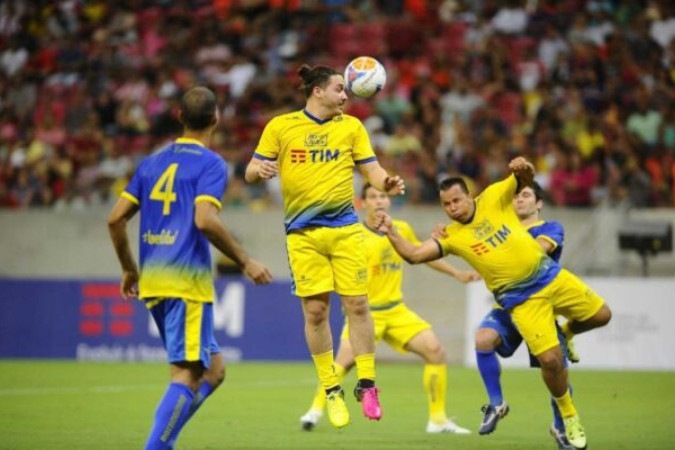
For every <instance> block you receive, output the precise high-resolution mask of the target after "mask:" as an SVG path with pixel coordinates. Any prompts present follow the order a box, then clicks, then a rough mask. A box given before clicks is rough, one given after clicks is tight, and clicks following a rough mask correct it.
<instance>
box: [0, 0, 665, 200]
mask: <svg viewBox="0 0 675 450" xmlns="http://www.w3.org/2000/svg"><path fill="white" fill-rule="evenodd" d="M674 36H675V4H673V2H670V1H668V0H658V1H657V0H654V1H634V0H598V1H584V0H540V1H537V0H503V1H500V0H480V1H462V0H386V1H384V0H382V1H377V0H351V1H350V0H239V1H236V0H194V1H187V0H185V1H170V0H120V1H116V2H107V1H103V0H89V1H83V0H58V1H53V0H36V1H22V0H3V1H0V208H17V209H21V208H31V207H49V208H55V209H60V208H84V207H86V205H88V204H93V203H101V202H108V201H110V199H111V198H114V197H115V196H116V194H117V193H119V192H120V191H121V189H122V188H123V187H124V186H125V184H126V182H127V181H128V177H129V176H130V174H131V173H132V172H133V169H134V167H135V166H136V164H137V163H138V162H139V160H140V159H142V158H143V157H144V156H145V155H147V154H149V153H150V152H152V151H153V150H154V149H156V148H158V147H159V146H160V145H161V144H163V143H164V142H166V141H168V140H170V139H172V138H174V137H175V136H177V135H178V134H179V133H180V130H181V129H180V126H179V124H178V123H177V121H176V120H175V115H174V114H175V105H176V102H177V98H179V96H180V94H181V93H182V92H184V91H185V90H186V89H187V88H188V87H190V86H193V85H195V84H205V85H207V86H209V87H211V88H213V89H214V90H215V91H216V92H217V93H218V96H219V100H220V105H221V108H222V109H221V113H222V122H221V125H220V128H219V131H218V133H217V135H216V136H215V139H214V143H213V147H214V149H215V150H217V151H218V152H220V153H221V154H222V156H223V157H224V158H225V159H226V160H227V161H228V162H229V163H230V169H231V173H230V187H229V190H228V193H227V198H226V201H227V202H228V203H229V204H231V205H248V206H251V207H259V206H264V205H267V204H269V203H272V202H275V201H278V198H279V194H278V190H279V188H278V186H276V185H275V184H274V183H268V184H267V185H263V186H262V187H261V186H249V185H246V184H245V183H244V181H243V175H244V168H245V166H246V163H247V162H248V161H249V159H250V155H251V152H252V151H253V149H254V148H255V146H256V143H257V140H258V138H259V136H260V134H261V131H262V127H263V125H264V124H265V123H266V122H267V121H268V120H269V118H271V117H272V116H274V115H276V114H279V113H281V112H284V111H290V110H294V109H300V108H301V107H302V105H303V104H304V98H303V95H302V92H301V91H300V90H299V89H298V85H299V78H298V77H297V75H296V70H297V69H298V68H299V66H300V65H301V64H302V63H309V64H311V65H315V64H328V65H332V66H334V67H337V68H341V67H344V66H345V65H346V63H347V62H348V61H349V60H350V59H351V58H352V57H355V56H359V55H362V54H366V55H371V56H375V57H377V58H378V59H380V61H381V62H383V64H384V65H385V67H386V68H387V71H388V77H389V79H388V83H387V86H386V88H385V89H384V91H382V92H380V93H379V94H377V96H375V97H374V98H371V99H367V100H362V99H356V98H352V99H350V103H349V107H348V109H347V112H348V113H349V114H352V115H355V116H357V117H359V118H360V119H362V120H363V122H364V124H365V125H366V127H367V128H368V130H369V132H370V135H371V140H372V143H373V146H374V148H375V149H376V151H377V153H378V155H379V158H380V161H381V163H382V165H383V166H384V167H386V168H388V169H390V170H391V171H392V172H395V173H399V174H401V176H402V177H403V178H404V179H405V180H406V182H407V185H408V194H407V197H406V201H407V202H410V203H434V202H436V201H437V189H436V186H437V182H438V180H439V179H441V178H444V177H445V176H448V175H455V174H461V175H463V176H465V177H466V178H467V180H469V182H470V184H471V185H472V186H473V188H474V189H475V190H476V191H479V190H480V189H482V188H483V187H484V186H487V185H488V184H489V183H491V182H493V181H495V180H498V179H501V178H503V177H504V176H505V174H506V173H507V162H508V161H509V159H510V158H512V157H513V156H514V155H524V156H526V157H528V158H529V159H530V160H532V161H535V162H536V165H537V170H538V181H539V182H540V184H541V185H542V186H543V187H544V188H545V190H546V191H547V193H548V195H549V197H550V199H551V200H552V201H553V203H554V204H556V205H560V206H568V207H589V206H592V205H595V204H598V203H599V202H603V201H609V202H620V201H624V200H627V201H629V202H630V204H631V205H633V206H636V207H672V206H673V205H674V204H675V181H674V180H675V158H674V154H675V39H673V37H674Z"/></svg>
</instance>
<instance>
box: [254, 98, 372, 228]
mask: <svg viewBox="0 0 675 450" xmlns="http://www.w3.org/2000/svg"><path fill="white" fill-rule="evenodd" d="M253 157H254V158H258V159H262V160H271V161H277V162H278V164H279V177H280V181H281V194H282V197H283V199H284V213H285V219H284V225H285V227H286V232H287V233H289V232H291V231H293V230H299V229H303V228H309V227H315V226H322V227H341V226H345V225H351V224H354V223H358V216H357V215H356V211H355V210H354V204H353V198H354V186H353V178H354V174H353V171H354V167H355V166H356V165H357V164H364V163H368V162H371V161H375V160H376V157H375V153H374V152H373V149H372V147H371V145H370V139H369V137H368V133H367V131H366V129H365V127H364V126H363V124H362V123H361V121H360V120H359V119H357V118H356V117H353V116H349V115H346V114H342V115H339V116H335V117H333V118H330V119H326V120H320V119H318V118H316V117H313V116H312V115H311V114H309V113H308V112H307V111H306V110H301V111H295V112H292V113H288V114H283V115H280V116H277V117H275V118H273V119H272V120H271V121H270V122H269V123H268V124H267V126H266V127H265V129H264V131H263V133H262V136H261V137H260V142H259V144H258V147H257V148H256V150H255V153H254V155H253Z"/></svg>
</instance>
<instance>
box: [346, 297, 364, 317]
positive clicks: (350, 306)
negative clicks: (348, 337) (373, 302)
mask: <svg viewBox="0 0 675 450" xmlns="http://www.w3.org/2000/svg"><path fill="white" fill-rule="evenodd" d="M342 304H343V306H344V307H345V311H346V312H347V316H349V317H351V316H366V315H367V314H369V311H370V309H369V307H368V300H366V298H365V297H351V298H350V299H349V300H347V301H343V302H342Z"/></svg>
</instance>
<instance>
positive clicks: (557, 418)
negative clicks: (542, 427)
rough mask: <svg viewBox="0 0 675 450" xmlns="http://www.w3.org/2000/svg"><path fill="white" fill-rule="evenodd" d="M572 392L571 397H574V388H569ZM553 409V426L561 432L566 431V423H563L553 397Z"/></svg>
mask: <svg viewBox="0 0 675 450" xmlns="http://www.w3.org/2000/svg"><path fill="white" fill-rule="evenodd" d="M567 387H568V388H569V390H570V395H572V386H569V385H568V386H567ZM551 408H552V409H553V426H554V427H556V428H557V429H558V430H560V431H565V422H563V418H562V416H561V415H560V410H559V409H558V405H557V404H556V402H555V400H553V397H551Z"/></svg>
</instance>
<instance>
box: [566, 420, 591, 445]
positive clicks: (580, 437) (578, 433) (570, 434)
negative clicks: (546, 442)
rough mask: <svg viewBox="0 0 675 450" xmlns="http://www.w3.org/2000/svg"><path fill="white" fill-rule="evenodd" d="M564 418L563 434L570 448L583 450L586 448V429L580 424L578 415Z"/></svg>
mask: <svg viewBox="0 0 675 450" xmlns="http://www.w3.org/2000/svg"><path fill="white" fill-rule="evenodd" d="M564 420H565V436H567V441H568V442H569V443H570V444H571V445H572V448H574V449H579V450H583V449H585V448H586V431H584V427H583V426H582V425H581V420H580V419H579V416H578V415H575V416H572V417H568V418H567V419H564Z"/></svg>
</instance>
